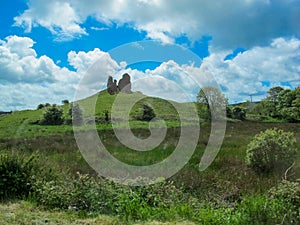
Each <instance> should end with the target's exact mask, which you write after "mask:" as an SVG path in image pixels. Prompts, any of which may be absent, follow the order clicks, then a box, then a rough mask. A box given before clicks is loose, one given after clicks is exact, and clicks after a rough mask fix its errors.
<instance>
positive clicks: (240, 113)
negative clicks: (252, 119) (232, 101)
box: [232, 106, 246, 120]
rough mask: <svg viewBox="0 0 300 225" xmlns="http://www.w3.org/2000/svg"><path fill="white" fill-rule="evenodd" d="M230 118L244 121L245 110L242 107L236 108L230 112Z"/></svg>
mask: <svg viewBox="0 0 300 225" xmlns="http://www.w3.org/2000/svg"><path fill="white" fill-rule="evenodd" d="M232 116H233V118H234V119H238V120H245V119H246V110H245V109H244V108H242V107H239V106H236V107H234V108H233V110H232Z"/></svg>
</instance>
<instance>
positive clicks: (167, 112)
mask: <svg viewBox="0 0 300 225" xmlns="http://www.w3.org/2000/svg"><path fill="white" fill-rule="evenodd" d="M123 95H124V97H125V98H124V102H123V104H126V101H127V100H128V101H129V100H130V99H131V98H134V97H143V99H142V100H141V101H139V102H137V103H136V104H135V105H134V107H133V108H132V110H131V111H130V118H129V119H130V120H133V119H134V118H135V116H137V115H141V113H142V105H143V104H149V105H151V106H152V108H153V109H154V111H155V113H156V116H157V117H159V118H162V119H164V120H167V121H168V120H169V121H178V119H179V118H178V114H177V110H176V109H175V108H174V106H173V105H175V106H176V107H177V108H179V109H186V111H187V112H190V111H192V110H189V108H188V107H191V106H194V103H177V102H173V101H167V100H164V99H161V98H155V97H149V96H146V95H143V94H142V93H140V92H134V93H132V94H123ZM116 96H117V95H110V94H109V93H108V92H107V91H106V90H104V91H100V92H99V93H97V94H94V95H92V96H90V97H88V98H85V99H82V100H79V101H78V102H79V103H80V105H81V106H83V108H84V116H85V118H87V117H88V116H89V115H91V113H92V112H93V111H95V116H96V117H101V116H104V113H105V112H106V111H107V112H108V114H109V115H110V114H111V108H112V105H113V103H114V101H115V98H116ZM126 99H127V100H126ZM95 100H96V106H95V109H94V107H93V102H95ZM61 107H62V109H63V110H64V117H65V118H69V115H68V111H69V108H70V104H66V105H63V106H61ZM44 112H45V108H43V109H39V110H22V111H14V112H12V113H11V114H7V115H6V116H0V138H17V137H32V136H34V137H36V136H46V135H51V134H64V133H65V132H71V131H72V126H70V125H61V126H41V125H37V124H32V123H34V122H36V121H38V120H40V119H42V118H43V113H44ZM186 116H187V119H188V118H189V115H186Z"/></svg>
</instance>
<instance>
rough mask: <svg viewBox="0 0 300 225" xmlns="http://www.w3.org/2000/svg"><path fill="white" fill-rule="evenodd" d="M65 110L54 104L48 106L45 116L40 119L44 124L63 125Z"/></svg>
mask: <svg viewBox="0 0 300 225" xmlns="http://www.w3.org/2000/svg"><path fill="white" fill-rule="evenodd" d="M62 115H63V110H62V109H61V108H58V107H57V106H55V105H53V106H51V107H48V108H47V109H46V111H45V113H44V118H43V119H42V120H41V121H40V124H42V125H61V124H62V123H63V122H64V120H63V118H62Z"/></svg>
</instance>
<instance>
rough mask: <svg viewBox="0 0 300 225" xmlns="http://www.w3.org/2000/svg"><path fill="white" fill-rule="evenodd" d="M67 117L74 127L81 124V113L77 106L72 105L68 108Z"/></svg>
mask: <svg viewBox="0 0 300 225" xmlns="http://www.w3.org/2000/svg"><path fill="white" fill-rule="evenodd" d="M69 115H70V116H71V118H72V121H73V125H74V126H80V125H82V124H83V112H82V109H81V108H80V106H79V105H78V104H72V105H71V106H70V108H69Z"/></svg>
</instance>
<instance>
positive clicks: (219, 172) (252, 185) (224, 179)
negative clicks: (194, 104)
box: [0, 92, 300, 224]
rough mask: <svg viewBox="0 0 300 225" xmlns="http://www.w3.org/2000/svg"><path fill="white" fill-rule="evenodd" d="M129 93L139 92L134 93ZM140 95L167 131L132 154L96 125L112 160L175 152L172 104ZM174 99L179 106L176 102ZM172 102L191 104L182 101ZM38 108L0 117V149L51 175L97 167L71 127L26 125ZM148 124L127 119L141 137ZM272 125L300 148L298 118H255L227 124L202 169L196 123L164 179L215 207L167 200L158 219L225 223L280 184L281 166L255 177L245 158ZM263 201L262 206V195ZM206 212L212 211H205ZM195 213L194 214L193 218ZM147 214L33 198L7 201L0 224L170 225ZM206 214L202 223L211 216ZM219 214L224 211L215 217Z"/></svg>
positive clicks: (299, 172) (299, 168)
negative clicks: (192, 141) (186, 154)
mask: <svg viewBox="0 0 300 225" xmlns="http://www.w3.org/2000/svg"><path fill="white" fill-rule="evenodd" d="M134 95H141V94H140V93H135V94H134ZM93 98H96V96H92V97H90V98H88V99H85V100H83V103H82V105H84V108H85V109H90V108H91V105H93V101H94V100H95V99H93ZM114 98H115V96H110V95H108V94H106V93H104V92H101V93H100V95H99V98H98V100H97V104H96V108H95V109H96V110H95V112H96V116H102V115H103V113H104V111H105V110H110V107H111V105H112V104H113V102H114ZM144 101H147V102H148V103H150V104H151V105H152V106H153V108H154V109H155V112H156V114H157V115H158V116H159V117H161V118H163V119H166V120H167V125H168V131H167V135H166V137H165V139H164V141H163V142H162V143H161V144H160V145H159V146H158V147H157V148H155V149H154V150H152V151H148V152H136V151H133V150H131V149H128V148H126V147H124V146H123V145H122V144H121V143H120V142H119V141H118V140H117V138H116V137H115V135H114V131H113V129H112V127H111V125H110V124H98V125H97V130H98V133H99V137H100V138H101V140H102V142H103V143H104V145H105V146H106V148H107V149H108V150H109V151H110V152H111V154H112V155H113V156H115V157H116V158H117V159H119V160H121V161H123V162H126V163H129V164H132V165H149V164H153V163H156V162H159V161H161V160H163V159H164V158H166V157H167V156H168V155H170V154H171V153H172V152H173V150H174V147H175V146H176V145H177V142H178V137H179V136H180V122H179V121H178V115H177V114H176V113H175V109H174V107H173V106H172V104H170V103H168V102H167V101H165V100H162V99H157V98H150V97H147V98H146V99H145V100H144ZM142 103H143V102H139V103H138V104H137V105H135V106H134V108H133V109H132V110H131V116H132V117H131V118H133V117H134V115H138V114H139V113H140V107H141V104H142ZM173 104H175V105H176V104H179V103H173ZM179 105H180V104H179ZM62 107H63V108H64V111H65V116H66V115H67V111H68V105H66V106H62ZM177 107H189V106H187V105H180V106H177ZM90 110H92V109H90ZM43 111H44V110H43V109H42V110H27V111H20V112H13V113H12V114H9V115H3V116H1V117H0V149H1V153H8V154H22V155H25V156H29V155H31V154H35V155H37V159H38V161H39V163H40V164H41V165H42V166H43V167H44V168H49V169H52V170H53V171H55V173H61V174H66V175H67V176H70V177H76V174H77V173H78V172H80V173H81V174H90V175H92V176H94V177H97V175H96V173H95V171H94V170H93V169H92V168H91V167H90V166H89V165H88V164H87V163H86V162H85V160H84V158H83V157H82V155H81V153H80V151H79V149H78V147H77V145H76V141H75V139H74V136H73V130H72V126H70V125H61V126H41V125H36V124H31V123H32V122H34V121H36V120H38V119H40V118H41V117H42V115H43ZM109 112H110V111H109ZM89 113H90V112H89V111H88V110H85V115H86V117H88V114H89ZM148 126H149V124H148V123H147V122H142V121H134V120H133V121H131V128H132V131H133V133H134V134H135V135H136V136H138V137H142V138H143V137H147V136H148V135H149V130H148ZM274 127H277V128H279V129H282V130H285V131H291V132H293V133H294V135H295V137H296V139H297V148H298V149H300V126H299V124H292V123H283V122H281V123H278V122H255V121H234V122H228V123H227V129H226V134H225V138H224V142H223V145H222V147H221V150H220V152H219V154H218V155H217V157H216V159H215V160H214V162H213V163H212V164H211V165H210V166H209V168H208V169H207V170H205V171H204V172H199V170H198V166H199V165H198V164H199V162H200V159H201V157H202V154H203V152H204V150H205V147H206V145H207V142H208V138H209V134H210V125H209V124H205V123H201V133H200V138H199V141H198V144H197V147H196V149H195V152H194V154H193V156H192V158H191V159H190V161H189V162H188V164H186V165H185V167H184V168H183V169H181V170H180V171H179V172H178V173H177V174H175V175H174V176H173V177H171V178H170V179H169V182H172V183H173V184H174V185H175V186H176V187H178V188H180V190H182V191H183V192H184V193H188V196H190V198H193V199H196V201H197V202H198V203H199V204H200V203H201V202H204V203H205V204H206V203H207V202H209V204H210V205H212V206H213V207H215V208H214V209H213V211H211V210H210V209H209V208H205V207H206V206H205V207H204V206H203V207H204V208H203V211H201V210H202V209H201V207H200V206H199V205H198V203H197V204H196V205H197V207H196V209H197V210H199V212H193V213H192V212H190V211H189V210H190V209H188V208H184V207H185V206H184V205H182V206H180V207H182V208H176V207H175V208H172V206H171V208H170V209H169V208H168V210H170V213H173V212H174V213H175V214H176V216H175V214H174V218H173V219H172V217H171V216H166V217H165V219H164V220H163V222H167V221H171V222H170V223H169V224H194V223H195V224H199V223H200V222H199V221H201V220H199V218H198V217H199V216H204V215H210V216H211V218H213V217H214V215H215V216H216V218H217V215H226V217H225V216H224V218H230V219H228V221H227V222H228V223H227V222H226V223H225V222H224V224H231V223H233V222H232V221H239V219H240V217H239V214H238V213H240V212H242V211H239V210H242V208H241V209H239V207H244V206H242V203H239V201H240V199H241V198H243V197H244V196H246V198H250V196H252V195H264V194H265V193H267V192H268V190H269V189H270V188H272V187H274V186H276V185H277V184H278V183H280V182H281V180H282V179H283V177H284V172H282V173H277V174H271V175H268V176H260V175H257V174H256V173H254V172H253V171H252V170H251V169H249V168H248V167H247V166H246V164H245V160H244V159H245V154H246V148H247V145H248V143H249V142H250V141H251V139H252V138H253V137H254V135H256V134H257V133H259V132H261V131H264V130H266V129H271V128H274ZM295 162H296V163H295V165H294V167H293V168H292V169H291V171H289V173H288V179H289V180H296V179H299V177H300V155H299V154H298V157H297V159H295ZM258 199H259V198H258ZM249 201H250V200H249ZM188 202H189V201H188ZM192 202H193V201H192ZM248 203H249V202H248ZM248 203H247V204H248ZM191 204H192V203H191ZM236 204H238V205H236ZM239 204H241V205H239ZM245 204H246V203H245ZM249 204H250V203H249ZM251 204H252V203H251ZM257 204H259V203H257ZM261 204H265V203H263V200H262V203H261ZM266 204H267V203H266ZM270 204H271V203H270ZM272 204H273V203H272ZM272 204H271V205H272ZM274 204H275V203H274ZM276 204H277V203H276ZM276 204H275V205H274V209H273V208H272V210H275V208H276V207H277V205H276ZM200 205H201V204H200ZM232 205H235V206H234V207H237V212H235V211H234V208H232ZM223 206H225V208H224V209H223V208H222V207H223ZM275 206H276V207H275ZM189 207H192V206H189ZM247 207H248V206H247ZM251 207H254V206H251ZM272 207H273V206H272ZM221 208H222V209H221ZM254 208H255V207H254ZM200 209H201V210H200ZM172 210H174V211H172ZM243 210H244V209H243ZM279 211H280V210H279ZM279 211H278V212H279ZM211 212H213V213H212V214H210V213H211ZM149 213H150V214H151V213H152V211H151V210H150V212H149ZM247 213H249V215H250V214H251V213H250V212H248V211H247V210H246V209H245V215H246V214H247ZM299 213H300V212H299ZM150 214H149V215H150ZM242 214H243V213H242ZM151 215H152V214H151ZM195 215H197V216H196V217H197V218H196V217H195ZM247 215H248V214H247ZM281 216H282V217H280V218H283V217H284V215H281ZM149 218H150V221H148V220H144V221H141V222H139V221H136V220H135V219H133V220H131V219H129V220H127V219H128V218H127V219H126V220H125V221H124V220H123V219H120V218H119V217H118V215H116V214H109V213H108V214H107V215H99V213H98V214H96V215H95V214H93V215H92V216H89V215H86V214H84V215H82V214H80V212H77V211H76V212H73V211H70V210H65V209H60V210H59V209H49V208H47V207H46V208H44V207H42V206H40V205H36V204H35V203H32V201H30V199H29V200H28V199H27V200H25V201H16V202H13V203H7V202H6V203H5V202H4V203H2V204H1V205H0V221H1V224H127V223H132V224H134V223H136V224H168V223H160V222H153V221H157V220H158V219H159V216H150V217H149ZM211 218H210V219H207V220H203V221H214V220H213V219H211ZM220 218H223V217H222V216H220ZM2 221H3V222H2ZM185 221H190V222H185ZM203 221H202V222H201V223H203V224H218V223H217V222H212V223H208V222H203ZM241 221H247V220H246V219H245V220H241ZM274 221H278V220H274ZM233 224H234V223H233ZM257 224H260V223H257ZM266 224H268V223H266ZM284 224H287V223H284Z"/></svg>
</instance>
